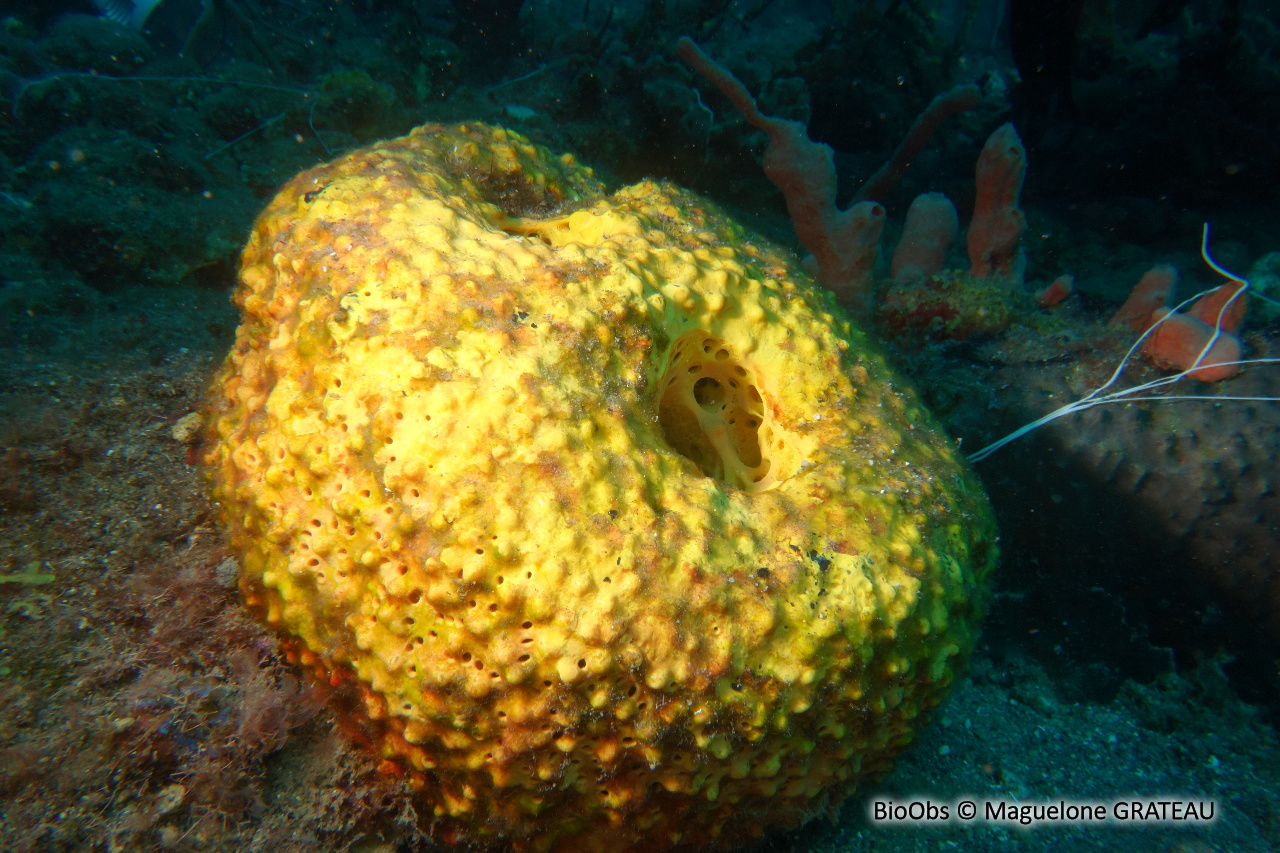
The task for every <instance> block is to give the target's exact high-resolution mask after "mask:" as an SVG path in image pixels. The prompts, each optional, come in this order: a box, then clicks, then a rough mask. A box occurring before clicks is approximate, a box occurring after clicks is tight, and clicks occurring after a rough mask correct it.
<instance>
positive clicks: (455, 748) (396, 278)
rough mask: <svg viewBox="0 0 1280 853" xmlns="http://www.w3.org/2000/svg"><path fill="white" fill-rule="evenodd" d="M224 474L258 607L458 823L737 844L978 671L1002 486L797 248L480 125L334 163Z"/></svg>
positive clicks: (432, 132) (227, 387) (304, 183)
mask: <svg viewBox="0 0 1280 853" xmlns="http://www.w3.org/2000/svg"><path fill="white" fill-rule="evenodd" d="M236 301H237V303H238V305H239V306H240V307H241V309H242V310H243V313H244V322H243V325H242V326H241V327H240V329H239V332H238V334H237V337H236V343H235V346H234V348H233V349H232V351H231V353H230V355H229V356H228V358H227V361H226V365H225V366H224V368H223V369H222V371H221V373H220V374H219V376H218V377H217V379H216V384H215V393H214V397H215V399H214V403H213V417H212V419H211V422H212V430H213V433H212V434H211V436H210V442H209V444H208V446H207V450H206V461H207V464H208V466H209V469H210V472H211V475H212V480H213V492H214V495H215V497H216V499H217V500H218V501H219V502H220V505H221V507H222V513H223V517H224V521H225V524H226V527H227V528H228V530H229V532H230V536H231V541H232V543H233V546H234V548H235V549H236V551H237V552H238V553H239V555H240V557H241V558H242V562H243V569H244V570H243V573H242V587H243V592H244V595H245V598H246V600H247V602H248V603H249V605H250V606H252V607H253V608H255V609H256V610H258V611H259V612H260V613H261V614H262V616H263V618H264V619H265V620H266V621H267V622H268V623H270V624H271V625H273V626H275V627H277V628H278V629H279V630H280V631H281V632H282V633H283V634H285V635H286V636H288V637H290V638H291V642H292V643H293V644H294V647H295V648H296V649H298V650H299V656H300V658H301V659H302V660H303V661H304V662H305V663H306V664H308V665H309V666H311V667H313V668H314V669H315V670H316V671H317V672H318V673H321V674H322V675H323V676H324V677H325V678H327V679H328V680H329V681H330V682H331V683H333V684H346V685H348V690H347V692H348V695H353V696H358V699H357V701H356V703H355V705H354V708H355V710H354V711H353V712H352V716H353V718H354V719H355V720H357V721H359V722H360V723H361V724H362V725H363V726H364V727H365V729H366V730H367V731H368V732H369V734H370V735H371V738H372V740H373V742H374V746H375V748H376V749H377V750H378V751H379V753H380V755H381V756H382V758H384V759H385V761H384V766H385V767H386V768H387V769H388V770H392V771H395V772H400V773H405V774H408V775H409V777H410V778H411V779H412V781H413V782H414V783H415V784H416V785H417V786H418V787H419V788H420V791H421V793H420V796H421V798H422V800H423V803H424V805H425V808H424V810H423V811H422V812H421V813H422V814H424V816H426V817H428V818H430V819H432V820H433V821H434V822H435V823H436V834H437V837H443V838H447V839H456V840H465V841H469V842H476V843H481V844H485V843H492V844H497V843H504V844H506V845H508V846H510V847H512V848H514V849H519V850H538V851H542V850H566V851H567V850H575V851H578V850H582V851H593V850H610V851H617V850H625V849H636V850H659V849H665V848H670V847H675V846H682V845H689V846H692V847H711V846H727V845H729V844H733V843H737V842H740V841H742V840H744V839H745V838H748V837H749V836H751V835H753V834H758V833H760V832H761V831H762V830H763V829H764V828H767V827H768V826H770V825H774V824H794V823H796V822H799V821H801V820H804V819H806V818H807V817H809V816H812V815H814V814H816V813H818V812H820V811H821V810H823V809H825V808H827V807H829V806H830V805H832V804H834V803H837V802H839V801H840V800H841V799H842V798H844V797H845V796H847V795H848V794H850V793H851V792H852V791H853V790H854V789H855V787H857V786H858V785H859V784H862V783H863V782H865V781H866V780H869V779H874V778H876V777H878V776H879V775H882V774H883V773H885V772H886V771H887V770H888V769H889V767H890V764H891V759H892V758H893V756H894V755H895V754H896V753H897V752H899V751H900V750H901V749H902V748H903V747H904V746H905V745H906V744H907V743H908V742H909V741H910V739H911V734H912V730H913V727H915V726H916V725H918V722H919V718H920V715H921V713H922V712H923V711H925V710H926V709H927V708H929V707H931V706H933V705H936V704H937V703H938V702H940V701H941V700H942V698H943V696H944V694H945V692H946V689H947V687H948V685H949V684H950V683H951V682H952V680H953V678H954V676H955V673H956V671H957V668H958V667H960V666H961V665H962V662H963V660H964V658H965V656H966V655H967V654H968V652H969V650H970V649H971V647H972V645H973V641H974V636H975V632H976V630H977V624H976V623H977V620H978V618H979V616H980V614H981V611H982V609H983V602H984V589H985V582H986V579H987V576H988V573H989V571H990V569H991V568H992V566H993V564H994V562H995V559H996V547H995V541H996V534H995V529H994V524H993V521H992V518H991V514H990V511H989V509H988V506H987V502H986V499H985V497H984V495H983V494H982V491H981V489H980V488H979V486H978V484H977V482H976V480H975V479H974V478H973V476H972V474H971V473H970V472H969V471H968V470H967V469H966V467H965V465H964V464H963V462H962V460H961V459H960V457H959V456H958V454H957V452H956V448H955V446H954V445H953V444H952V443H951V442H950V441H949V440H948V439H947V438H946V437H945V436H944V435H943V434H942V433H941V432H940V431H939V430H938V428H937V426H936V424H935V422H934V421H933V419H932V418H931V417H930V415H929V414H928V412H926V411H925V409H924V407H923V406H922V405H921V404H920V402H919V401H918V400H917V398H916V396H915V394H914V393H913V392H912V391H911V390H910V388H909V387H908V386H907V385H906V384H905V383H904V382H903V381H902V380H901V379H900V378H898V377H896V376H894V374H893V373H892V371H891V370H890V369H889V367H888V366H887V364H886V362H885V359H884V357H883V356H882V355H881V354H880V353H879V352H878V351H876V350H875V349H874V348H873V347H872V346H870V345H869V344H868V342H867V340H866V338H865V337H864V335H863V334H862V333H861V332H860V331H858V330H856V329H853V328H851V327H850V325H849V323H848V321H847V319H846V318H845V315H844V314H843V312H841V311H840V310H839V309H838V308H836V307H835V305H834V302H833V300H832V299H831V298H830V297H829V295H828V294H825V293H823V292H821V291H819V290H817V289H815V287H814V286H813V285H812V283H811V281H810V280H809V279H808V278H807V277H806V276H805V275H804V274H803V273H800V272H798V271H797V270H796V268H795V267H794V266H793V262H792V258H791V257H790V256H789V255H788V254H787V253H785V252H783V251H781V250H779V249H777V248H775V247H773V246H771V245H769V244H768V243H766V242H764V241H762V240H760V239H759V238H757V237H755V236H753V235H751V234H750V233H749V232H747V231H746V230H744V229H743V228H741V227H740V226H738V225H736V224H735V223H733V222H732V221H731V220H729V219H728V218H727V217H726V216H725V215H724V214H723V213H721V212H720V211H719V210H718V209H717V208H716V207H715V206H714V205H712V204H710V203H708V202H707V201H705V200H703V199H701V198H699V197H697V196H695V195H693V194H692V193H688V192H685V191H683V190H680V189H677V188H675V187H673V186H670V185H666V184H661V183H654V182H645V183H641V184H638V185H636V186H632V187H627V188H625V189H622V190H620V191H618V192H616V193H613V194H612V195H606V194H605V192H604V189H603V187H602V186H601V185H600V184H599V183H598V182H597V181H596V180H595V179H594V178H593V177H592V174H591V172H590V170H588V169H585V168H583V167H581V166H579V165H577V164H576V163H575V162H574V160H573V158H572V157H569V156H567V155H566V156H564V157H555V156H553V155H551V154H550V153H549V152H548V151H546V150H545V149H542V148H539V147H537V146H534V145H531V144H530V143H529V142H528V141H527V140H525V139H524V138H522V137H521V136H519V135H518V134H515V133H512V132H509V131H506V130H502V129H500V128H494V127H488V126H485V125H482V124H468V125H458V126H452V127H441V126H427V127H423V128H419V129H418V130H416V131H414V132H413V133H412V134H410V135H409V136H407V137H404V138H401V139H396V140H392V141H390V142H385V143H381V144H378V145H375V146H373V147H370V148H367V149H364V150H361V151H357V152H355V153H353V154H350V155H347V156H345V157H343V158H341V159H340V160H337V161H336V162H334V163H331V164H328V165H325V166H320V167H318V168H315V169H312V170H310V171H308V172H304V173H303V174H301V175H299V176H298V177H297V178H295V179H294V180H293V181H292V182H290V183H289V184H288V185H287V186H286V187H285V188H284V189H283V190H282V191H281V192H280V194H279V195H278V196H277V197H276V198H275V199H274V200H273V201H272V202H271V204H270V205H269V207H268V208H267V210H266V211H265V212H264V213H263V214H262V215H261V217H260V218H259V220H258V222H257V224H256V226H255V227H254V230H253V234H252V237H251V238H250V240H249V245H248V247H247V248H246V249H245V252H244V258H243V264H242V269H241V287H240V290H239V292H238V294H237V297H236Z"/></svg>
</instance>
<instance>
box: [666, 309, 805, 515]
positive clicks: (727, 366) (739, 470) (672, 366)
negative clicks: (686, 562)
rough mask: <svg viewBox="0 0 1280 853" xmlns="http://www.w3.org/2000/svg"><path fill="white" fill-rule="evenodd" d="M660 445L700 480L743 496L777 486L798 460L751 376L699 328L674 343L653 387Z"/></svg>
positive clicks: (796, 466)
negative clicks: (692, 468) (693, 469)
mask: <svg viewBox="0 0 1280 853" xmlns="http://www.w3.org/2000/svg"><path fill="white" fill-rule="evenodd" d="M660 387H661V389H662V395H661V398H660V400H659V402H658V423H659V424H660V425H661V426H662V433H663V436H664V437H665V438H666V440H667V443H668V444H670V445H671V446H672V448H674V449H675V450H676V451H677V452H678V453H680V454H681V455H682V456H685V457H687V458H688V459H689V460H691V461H692V462H693V464H695V465H697V466H698V470H700V471H701V472H702V473H703V474H704V475H705V476H707V477H710V478H712V479H713V480H719V481H720V482H722V483H726V484H728V485H730V486H735V487H737V488H739V489H742V490H743V491H747V492H763V491H767V490H768V489H772V488H773V487H775V486H777V485H778V484H779V483H781V482H782V481H783V480H785V479H787V478H788V477H790V476H791V475H793V474H794V473H795V472H796V471H797V470H798V469H799V467H800V462H801V456H800V453H799V452H798V451H797V450H796V449H795V445H794V444H793V443H791V442H789V441H787V438H786V436H785V435H784V434H783V431H782V429H781V428H780V427H778V426H777V425H776V424H773V423H771V418H770V417H769V416H768V414H767V413H766V410H765V404H764V398H763V397H762V396H761V395H760V389H759V386H758V383H757V381H756V375H755V371H754V370H752V369H751V368H749V367H747V366H745V365H744V364H743V363H742V361H741V360H740V359H738V358H736V357H735V356H734V354H733V353H732V351H731V350H730V348H729V345H728V344H727V343H726V342H725V341H723V340H721V339H720V338H717V337H715V336H714V335H711V334H709V333H707V332H705V331H702V330H701V329H695V330H693V331H690V332H686V333H685V334H683V335H681V336H680V337H679V338H677V339H676V342H675V344H674V346H672V348H671V355H670V356H669V357H668V361H667V369H666V370H665V371H664V373H663V378H662V382H661V384H660Z"/></svg>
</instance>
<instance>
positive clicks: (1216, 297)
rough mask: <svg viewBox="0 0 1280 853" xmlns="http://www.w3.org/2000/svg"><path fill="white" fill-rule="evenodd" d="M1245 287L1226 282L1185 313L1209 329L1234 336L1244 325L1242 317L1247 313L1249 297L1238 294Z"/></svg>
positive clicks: (1192, 305) (1234, 282) (1202, 297)
mask: <svg viewBox="0 0 1280 853" xmlns="http://www.w3.org/2000/svg"><path fill="white" fill-rule="evenodd" d="M1245 287H1246V285H1244V284H1241V283H1240V282H1236V281H1232V282H1228V283H1227V284H1224V285H1222V286H1221V287H1219V288H1218V289H1217V290H1214V291H1212V292H1210V293H1206V294H1205V295H1204V296H1201V297H1200V298H1199V299H1197V300H1196V301H1195V302H1193V303H1191V308H1190V309H1188V310H1187V313H1188V314H1189V315H1191V316H1192V317H1195V318H1196V319H1197V320H1199V321H1200V322H1202V323H1204V324H1205V325H1207V326H1209V327H1210V328H1213V327H1214V326H1217V327H1218V328H1219V329H1222V331H1224V332H1231V333H1232V334H1235V333H1236V332H1238V331H1240V327H1241V326H1243V325H1244V316H1245V314H1246V313H1248V311H1249V296H1248V294H1246V293H1240V291H1242V290H1244V289H1245ZM1236 294H1240V295H1239V296H1237V295H1236ZM1228 303H1230V304H1228Z"/></svg>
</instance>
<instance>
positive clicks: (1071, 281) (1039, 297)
mask: <svg viewBox="0 0 1280 853" xmlns="http://www.w3.org/2000/svg"><path fill="white" fill-rule="evenodd" d="M1075 284H1076V279H1075V276H1073V275H1060V276H1058V277H1057V278H1055V279H1054V280H1053V281H1052V282H1051V283H1050V284H1049V286H1048V287H1046V288H1045V289H1044V290H1041V291H1040V292H1039V293H1037V294H1036V304H1037V305H1039V306H1040V307H1041V308H1052V307H1053V306H1054V305H1057V304H1058V303H1059V302H1061V301H1062V300H1064V299H1066V298H1067V297H1068V296H1070V295H1071V294H1072V293H1073V292H1074V291H1075Z"/></svg>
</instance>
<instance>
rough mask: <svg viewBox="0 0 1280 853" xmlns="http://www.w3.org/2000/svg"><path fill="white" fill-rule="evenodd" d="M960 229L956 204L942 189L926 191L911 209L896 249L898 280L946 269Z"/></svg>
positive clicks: (893, 265) (894, 270) (895, 276)
mask: <svg viewBox="0 0 1280 853" xmlns="http://www.w3.org/2000/svg"><path fill="white" fill-rule="evenodd" d="M959 233H960V217H959V216H958V215H957V214H956V206H955V205H954V204H952V203H951V200H950V199H949V198H947V197H946V196H945V195H943V194H942V193H922V194H921V195H918V196H916V198H915V201H913V202H911V207H910V208H908V209H907V221H906V222H905V223H904V224H903V226H902V238H901V239H900V240H898V247H897V248H896V249H894V250H893V261H892V263H891V264H890V270H891V272H892V274H893V279H894V281H899V282H907V281H916V280H918V279H921V278H924V277H926V276H931V275H933V274H934V273H936V272H939V271H941V270H942V266H943V264H944V263H946V260H947V253H948V252H950V251H951V246H952V244H954V243H955V241H956V235H957V234H959Z"/></svg>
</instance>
